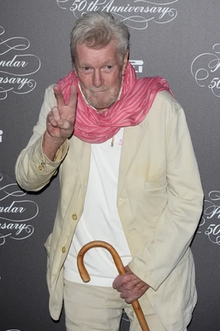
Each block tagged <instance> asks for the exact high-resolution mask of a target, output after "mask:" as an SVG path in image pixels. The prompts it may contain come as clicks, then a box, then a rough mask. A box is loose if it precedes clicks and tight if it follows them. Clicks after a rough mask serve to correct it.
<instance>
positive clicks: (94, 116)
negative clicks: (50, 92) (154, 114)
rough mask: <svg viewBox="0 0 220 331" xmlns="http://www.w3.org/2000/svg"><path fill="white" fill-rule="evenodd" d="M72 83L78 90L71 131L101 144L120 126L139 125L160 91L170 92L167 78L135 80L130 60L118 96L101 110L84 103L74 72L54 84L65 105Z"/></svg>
mask: <svg viewBox="0 0 220 331" xmlns="http://www.w3.org/2000/svg"><path fill="white" fill-rule="evenodd" d="M72 84H74V85H75V86H76V87H77V92H78V99H77V109H76V118H75V124H74V132H73V134H74V135H75V136H76V137H78V138H79V139H81V140H83V141H85V142H89V143H102V142H104V141H106V140H108V139H110V138H112V137H113V136H114V135H115V134H116V133H117V132H118V131H119V130H120V128H122V127H128V126H135V125H138V124H139V123H140V122H142V121H143V119H144V118H145V117H146V115H147V113H148V111H149V110H150V108H151V106H152V103H153V101H154V99H155V96H156V94H157V93H158V92H159V91H162V90H167V91H169V92H170V93H172V92H171V91H170V88H169V85H168V83H167V81H166V80H165V79H164V78H162V77H144V78H138V79H137V77H136V74H135V70H134V68H133V67H132V65H131V64H130V62H128V64H127V68H126V72H125V75H124V76H123V83H122V90H121V95H120V99H119V100H117V101H116V102H115V103H114V104H112V105H111V106H110V107H109V108H108V109H107V110H106V111H105V112H103V113H98V112H97V111H96V110H95V109H94V108H93V107H92V106H90V105H89V104H87V103H86V102H85V100H84V96H83V95H82V92H81V90H80V88H79V81H78V78H77V77H76V75H75V73H74V71H71V72H70V73H69V74H68V75H67V76H65V77H64V78H62V79H60V80H59V81H58V83H57V85H58V86H59V87H60V89H61V91H62V94H63V96H64V101H65V103H66V104H67V103H68V101H69V97H70V87H71V86H72Z"/></svg>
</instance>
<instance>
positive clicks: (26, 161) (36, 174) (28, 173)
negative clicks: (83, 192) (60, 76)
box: [15, 85, 69, 191]
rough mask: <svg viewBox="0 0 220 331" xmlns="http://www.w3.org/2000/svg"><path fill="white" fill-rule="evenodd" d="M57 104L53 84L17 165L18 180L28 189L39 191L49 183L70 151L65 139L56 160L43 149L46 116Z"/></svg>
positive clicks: (47, 91) (47, 92) (16, 174)
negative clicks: (50, 157) (49, 156)
mask: <svg viewBox="0 0 220 331" xmlns="http://www.w3.org/2000/svg"><path fill="white" fill-rule="evenodd" d="M55 105H56V99H55V97H54V93H53V86H52V85H51V86H49V87H48V88H47V89H46V91H45V95H44V101H43V105H42V107H41V111H40V115H39V119H38V122H37V124H36V125H35V127H34V129H33V135H32V137H31V138H30V140H29V142H28V144H27V146H26V148H24V149H23V150H22V151H21V153H20V155H19V156H18V159H17V162H16V165H15V176H16V180H17V182H18V184H19V185H20V186H21V187H22V188H23V189H25V190H26V191H39V190H41V189H42V188H43V187H44V186H45V185H47V184H48V183H49V182H50V180H51V178H52V177H53V176H54V175H55V174H56V172H57V169H58V167H59V165H60V163H61V162H62V160H63V159H64V157H65V155H66V153H67V151H68V146H69V144H68V141H65V142H64V143H63V145H61V147H60V148H59V149H58V151H57V153H56V156H55V159H54V161H51V160H49V159H48V158H47V157H46V155H44V153H43V151H42V137H43V134H44V132H45V130H46V117H47V114H48V113H49V111H50V110H51V108H52V107H53V106H55Z"/></svg>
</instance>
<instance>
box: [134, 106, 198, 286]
mask: <svg viewBox="0 0 220 331" xmlns="http://www.w3.org/2000/svg"><path fill="white" fill-rule="evenodd" d="M165 155H166V172H165V177H166V178H165V181H166V192H165V195H166V202H165V203H164V205H163V206H162V207H161V206H156V205H155V206H154V208H158V209H160V208H161V211H160V213H159V217H158V219H157V221H156V226H155V230H154V235H153V239H152V241H151V242H148V243H147V244H146V245H145V246H144V247H143V248H142V250H141V251H139V252H138V253H137V254H135V256H134V258H133V260H132V261H131V263H130V264H129V266H130V268H131V270H132V271H133V272H134V273H135V274H136V275H138V276H139V277H140V278H141V279H142V280H144V281H145V282H146V283H148V284H149V285H150V286H151V287H152V288H153V289H154V290H157V289H158V287H159V286H160V285H161V284H162V283H163V282H164V281H165V280H166V278H167V277H168V276H169V275H170V274H171V273H172V272H173V271H174V269H175V268H176V267H177V265H178V263H181V260H182V259H183V258H184V255H185V254H186V255H187V251H188V249H189V246H190V243H191V241H192V238H193V236H194V233H195V231H196V228H197V226H198V222H199V220H200V217H201V212H202V205H203V191H202V186H201V182H200V176H199V171H198V166H197V161H196V158H195V155H194V151H193V147H192V142H191V138H190V134H189V130H188V126H187V123H186V119H185V114H184V112H183V110H182V109H181V108H179V109H178V110H177V111H176V113H175V116H173V117H172V120H170V123H169V126H167V138H166V152H165ZM154 192H156V191H154ZM158 192H159V189H158ZM154 194H155V193H154ZM158 194H160V193H158ZM146 203H147V202H146ZM150 203H152V205H153V204H154V202H153V199H152V200H151V202H150ZM153 226H154V225H153ZM187 256H188V255H187Z"/></svg>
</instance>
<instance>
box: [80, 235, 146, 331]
mask: <svg viewBox="0 0 220 331" xmlns="http://www.w3.org/2000/svg"><path fill="white" fill-rule="evenodd" d="M93 247H102V248H105V249H107V250H108V251H109V252H110V253H111V255H112V257H113V260H114V262H115V265H116V268H117V270H118V272H119V275H123V274H125V273H126V270H125V268H124V265H123V263H122V261H121V258H120V256H119V255H118V253H117V251H116V250H115V249H114V247H113V246H112V245H110V244H108V243H107V242H105V241H100V240H96V241H91V242H90V243H88V244H86V245H84V246H83V247H82V248H81V249H80V251H79V253H78V256H77V266H78V269H79V273H80V276H81V278H82V280H83V281H84V282H85V283H87V282H89V281H90V276H89V274H88V271H87V270H86V268H85V266H84V264H83V257H84V255H85V253H86V252H87V251H88V250H89V249H90V248H93ZM132 307H133V309H134V312H135V314H136V316H137V319H138V321H139V324H140V326H141V328H142V331H150V330H149V327H148V325H147V321H146V319H145V316H144V314H143V311H142V309H141V306H140V304H139V301H138V300H135V301H133V302H132Z"/></svg>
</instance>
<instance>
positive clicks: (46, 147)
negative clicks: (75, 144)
mask: <svg viewBox="0 0 220 331" xmlns="http://www.w3.org/2000/svg"><path fill="white" fill-rule="evenodd" d="M54 94H55V96H56V99H57V105H56V106H55V107H53V108H52V109H51V111H50V112H49V113H48V115H47V120H46V131H45V134H44V138H43V145H42V147H43V152H44V153H45V154H46V155H47V157H48V158H49V159H51V160H53V158H54V156H55V154H56V151H57V149H58V148H59V147H60V146H61V145H62V144H63V142H64V141H65V140H66V139H68V138H70V137H71V135H72V134H73V128H74V122H75V113H76V103H77V90H76V87H75V86H74V85H72V86H71V90H70V98H69V101H68V103H67V104H66V103H65V101H64V97H63V94H62V92H61V90H60V88H59V87H58V86H55V87H54Z"/></svg>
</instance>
